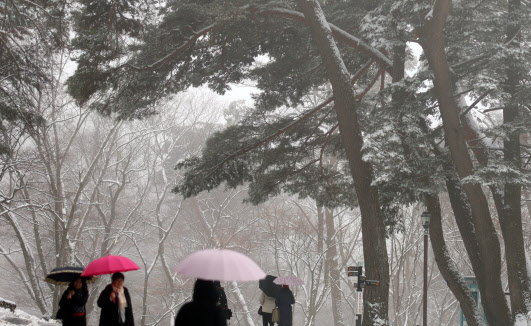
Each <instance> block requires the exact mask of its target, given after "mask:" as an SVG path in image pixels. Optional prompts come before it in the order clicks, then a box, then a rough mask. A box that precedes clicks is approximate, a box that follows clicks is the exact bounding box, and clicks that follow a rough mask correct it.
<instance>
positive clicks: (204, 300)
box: [175, 280, 227, 326]
mask: <svg viewBox="0 0 531 326" xmlns="http://www.w3.org/2000/svg"><path fill="white" fill-rule="evenodd" d="M218 300H219V292H218V289H217V288H216V285H215V284H214V282H212V281H205V280H197V281H195V285H194V294H193V296H192V301H190V302H187V303H185V304H184V305H183V306H182V307H181V309H180V310H179V312H178V313H177V317H176V318H175V326H227V320H226V319H225V315H224V314H223V311H222V310H221V308H220V306H218V305H217V303H218Z"/></svg>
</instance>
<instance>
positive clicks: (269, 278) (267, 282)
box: [258, 275, 280, 297]
mask: <svg viewBox="0 0 531 326" xmlns="http://www.w3.org/2000/svg"><path fill="white" fill-rule="evenodd" d="M276 278H277V277H276V276H273V275H266V277H265V279H263V280H260V281H258V287H259V288H260V290H262V291H263V292H264V293H265V295H267V296H268V297H276V296H277V293H278V291H280V285H278V284H275V283H274V282H273V281H274V280H275V279H276Z"/></svg>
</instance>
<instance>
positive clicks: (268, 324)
mask: <svg viewBox="0 0 531 326" xmlns="http://www.w3.org/2000/svg"><path fill="white" fill-rule="evenodd" d="M272 317H273V314H268V313H267V312H264V313H262V322H263V324H264V326H275V323H273V322H272V321H271V318H272Z"/></svg>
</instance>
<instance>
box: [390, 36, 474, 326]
mask: <svg viewBox="0 0 531 326" xmlns="http://www.w3.org/2000/svg"><path fill="white" fill-rule="evenodd" d="M405 56H406V47H405V43H404V44H403V45H396V46H395V47H394V49H393V83H397V82H399V81H401V80H402V79H403V78H404V75H405ZM407 95H408V94H407V93H406V92H405V91H403V90H397V91H394V92H393V94H392V107H393V109H396V110H398V109H399V108H400V107H401V106H402V105H404V102H405V100H406V98H407ZM402 121H403V120H402V119H400V120H399V123H400V126H399V128H398V129H399V131H398V132H399V134H400V138H401V139H402V141H401V143H402V148H403V150H404V155H405V157H406V160H407V161H408V162H410V163H413V160H414V159H413V157H412V154H411V148H410V146H409V145H408V143H407V141H406V139H405V135H404V133H403V132H402V130H405V128H406V126H405V124H404V123H403V122H402ZM423 124H424V122H423V121H422V122H421V125H423ZM420 182H421V183H423V184H424V185H426V187H429V185H430V184H432V183H433V181H432V180H430V178H429V177H428V176H426V177H425V178H423V180H420ZM424 201H425V204H426V207H427V209H428V212H429V213H430V214H431V222H430V229H429V233H430V242H431V245H432V250H433V254H434V256H435V262H436V263H437V267H438V268H439V271H440V272H441V275H442V277H443V278H444V280H445V281H446V284H447V285H448V288H449V289H450V291H452V293H453V295H454V296H455V298H456V299H457V301H459V304H460V305H461V309H462V310H463V313H464V315H465V317H466V320H467V322H468V325H470V326H472V325H474V326H480V325H484V323H483V318H481V316H480V313H479V310H478V309H477V308H476V303H475V302H474V298H473V297H472V293H471V292H470V290H469V288H468V286H467V285H466V284H465V283H464V278H463V276H462V275H461V273H460V272H459V270H458V268H457V266H456V265H455V263H454V262H453V261H452V259H451V258H450V254H449V252H448V248H447V246H446V242H445V240H444V232H443V228H442V218H441V206H440V202H439V198H438V197H437V195H435V194H425V195H424Z"/></svg>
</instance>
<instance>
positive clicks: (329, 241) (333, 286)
mask: <svg viewBox="0 0 531 326" xmlns="http://www.w3.org/2000/svg"><path fill="white" fill-rule="evenodd" d="M325 222H326V249H327V250H326V261H327V266H328V271H329V274H328V275H330V294H331V296H332V317H333V318H334V325H336V326H343V325H344V324H345V323H344V322H343V315H342V313H341V288H340V277H339V269H338V266H337V265H338V264H337V258H338V257H337V240H336V228H335V225H334V212H333V211H332V209H329V208H326V209H325ZM328 275H325V277H328Z"/></svg>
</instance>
